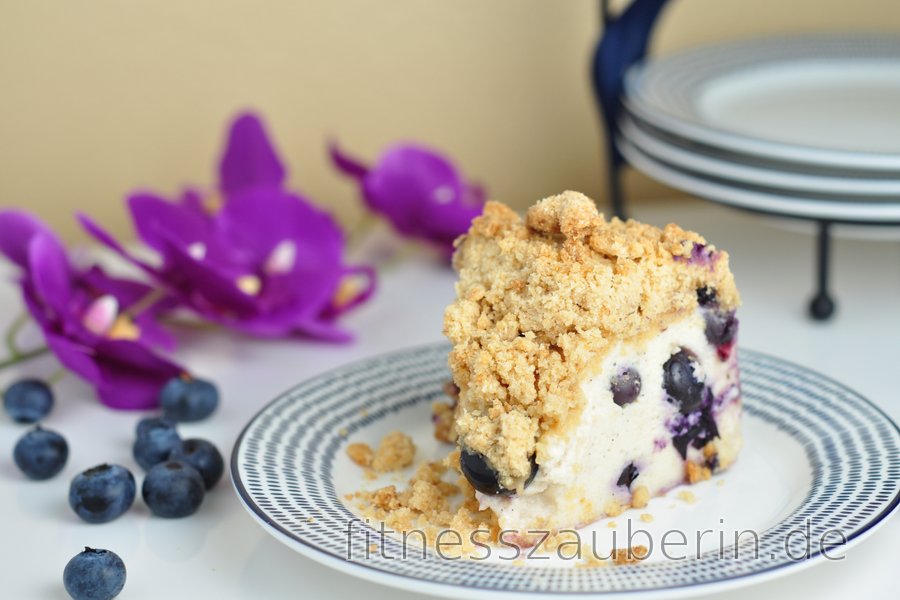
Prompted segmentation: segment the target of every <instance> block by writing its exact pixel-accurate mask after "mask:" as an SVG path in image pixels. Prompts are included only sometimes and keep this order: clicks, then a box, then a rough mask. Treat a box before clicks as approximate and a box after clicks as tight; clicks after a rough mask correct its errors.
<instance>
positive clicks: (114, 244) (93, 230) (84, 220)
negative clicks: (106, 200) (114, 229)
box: [75, 213, 158, 276]
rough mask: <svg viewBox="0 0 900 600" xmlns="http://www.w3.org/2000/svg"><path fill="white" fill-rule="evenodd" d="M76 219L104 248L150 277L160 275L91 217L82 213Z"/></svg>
mask: <svg viewBox="0 0 900 600" xmlns="http://www.w3.org/2000/svg"><path fill="white" fill-rule="evenodd" d="M75 218H76V219H77V221H78V222H79V223H80V224H81V227H82V228H84V230H85V231H86V232H87V233H88V235H90V236H91V237H93V238H94V239H95V240H97V241H98V242H100V243H101V244H103V245H104V246H106V247H107V248H109V249H110V250H112V251H113V252H115V253H116V254H118V255H119V256H121V257H122V258H124V259H125V260H127V261H128V262H130V263H131V264H133V265H135V266H136V267H138V268H139V269H141V270H142V271H144V272H145V273H147V274H148V275H151V276H156V275H158V271H157V269H156V268H155V267H153V266H151V265H149V264H147V263H146V262H144V261H143V260H141V259H139V258H137V257H135V256H134V255H133V254H132V253H131V252H129V251H128V250H126V249H125V247H124V246H122V244H120V243H119V242H118V241H116V239H115V238H114V237H113V236H111V235H110V234H109V233H108V232H107V231H106V230H105V229H103V228H102V227H100V226H99V225H97V224H96V223H95V222H94V221H93V220H91V219H90V217H88V216H87V215H84V214H82V213H78V214H77V215H76V216H75Z"/></svg>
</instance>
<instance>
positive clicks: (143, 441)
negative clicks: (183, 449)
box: [132, 417, 181, 470]
mask: <svg viewBox="0 0 900 600" xmlns="http://www.w3.org/2000/svg"><path fill="white" fill-rule="evenodd" d="M137 432H138V435H137V437H136V438H135V440H134V447H133V448H132V453H133V454H134V460H136V461H137V463H138V464H139V465H141V468H143V469H144V470H147V469H150V467H152V466H153V465H155V464H158V463H161V462H162V461H164V460H166V459H167V458H168V457H169V453H170V452H172V449H173V448H174V447H175V446H177V445H178V444H179V442H181V437H179V435H178V431H177V430H176V429H175V423H174V421H171V420H169V419H164V418H160V417H150V418H147V419H142V420H141V422H140V423H138V426H137Z"/></svg>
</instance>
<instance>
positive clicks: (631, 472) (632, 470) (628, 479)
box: [616, 463, 638, 488]
mask: <svg viewBox="0 0 900 600" xmlns="http://www.w3.org/2000/svg"><path fill="white" fill-rule="evenodd" d="M637 476H638V469H637V467H636V466H634V463H628V466H627V467H625V468H624V469H622V474H621V475H619V479H618V481H616V485H624V486H625V487H627V488H630V487H631V483H632V482H633V481H634V480H635V479H637Z"/></svg>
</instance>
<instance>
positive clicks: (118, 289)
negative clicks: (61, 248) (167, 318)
mask: <svg viewBox="0 0 900 600" xmlns="http://www.w3.org/2000/svg"><path fill="white" fill-rule="evenodd" d="M82 277H83V279H84V281H85V283H87V284H88V285H90V286H91V287H93V288H95V289H96V290H97V291H98V292H99V293H101V294H110V295H112V296H113V297H115V298H116V300H118V301H119V308H120V310H122V311H127V310H129V309H130V308H131V307H133V306H134V305H135V304H136V303H138V302H142V301H144V300H145V299H146V298H147V297H148V295H149V294H150V293H151V292H153V291H154V289H153V288H152V287H150V286H148V285H145V284H143V283H139V282H137V281H129V280H126V279H116V278H115V277H110V276H109V275H107V274H106V273H104V272H103V271H102V270H100V269H99V268H98V267H93V268H91V269H89V270H88V271H87V272H85V273H84V274H83V276H82ZM177 304H178V303H177V302H176V301H175V300H174V299H173V298H171V297H164V298H160V299H158V300H157V301H156V302H154V303H153V304H151V305H149V306H146V307H143V308H142V309H141V312H140V314H139V315H138V316H137V317H136V318H135V319H134V323H135V325H137V327H138V330H139V331H140V340H141V342H143V343H145V344H147V345H148V346H154V347H156V348H160V349H162V350H165V351H167V352H171V351H173V350H175V347H176V346H177V342H176V340H175V337H174V336H173V335H172V334H171V333H169V331H168V330H167V329H165V328H164V327H162V326H161V325H160V324H159V322H158V320H157V319H158V318H159V315H160V314H162V313H165V312H168V311H169V310H172V309H173V308H175V307H176V306H177Z"/></svg>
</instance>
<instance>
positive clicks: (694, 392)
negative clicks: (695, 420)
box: [663, 348, 703, 414]
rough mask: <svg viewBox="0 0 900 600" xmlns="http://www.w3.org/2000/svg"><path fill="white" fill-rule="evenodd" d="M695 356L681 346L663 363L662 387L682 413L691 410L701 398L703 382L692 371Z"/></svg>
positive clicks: (694, 365)
mask: <svg viewBox="0 0 900 600" xmlns="http://www.w3.org/2000/svg"><path fill="white" fill-rule="evenodd" d="M696 365H697V357H696V356H695V355H694V354H693V353H692V352H691V351H689V350H685V349H684V348H682V349H681V350H679V351H678V352H676V353H675V354H673V355H672V356H671V357H670V358H669V360H667V361H666V363H665V364H664V365H663V387H664V388H665V390H666V393H667V394H668V396H669V399H670V401H671V402H674V403H675V404H677V405H678V406H679V410H681V412H682V413H684V414H687V413H689V412H693V411H694V410H695V409H696V408H697V407H698V406H699V405H700V402H701V401H702V400H703V382H701V381H699V380H698V379H697V377H696V375H695V373H694V369H695V367H696Z"/></svg>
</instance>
